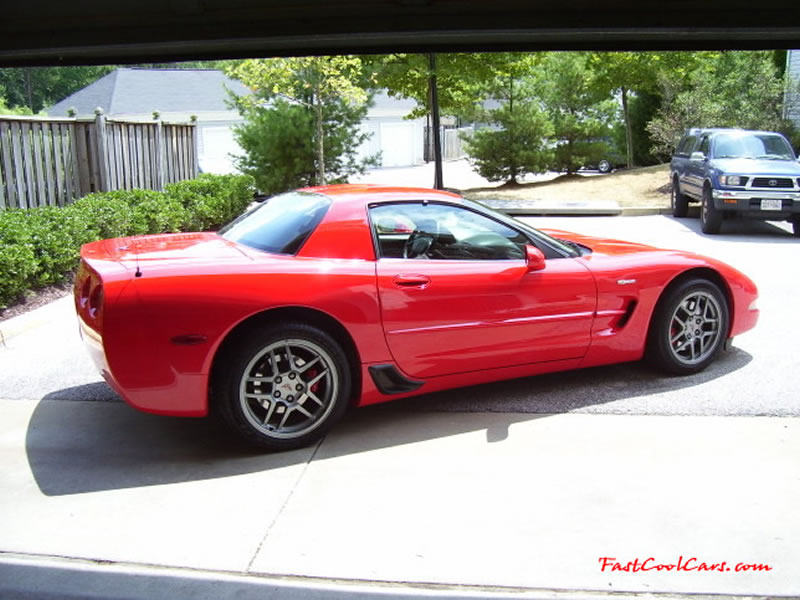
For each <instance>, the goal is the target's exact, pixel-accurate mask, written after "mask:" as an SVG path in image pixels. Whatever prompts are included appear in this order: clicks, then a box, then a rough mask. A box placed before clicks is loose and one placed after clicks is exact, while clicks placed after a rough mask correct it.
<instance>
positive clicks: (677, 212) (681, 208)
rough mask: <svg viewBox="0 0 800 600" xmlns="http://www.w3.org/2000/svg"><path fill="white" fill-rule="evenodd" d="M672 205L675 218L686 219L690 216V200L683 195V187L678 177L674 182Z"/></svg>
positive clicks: (671, 197) (671, 196)
mask: <svg viewBox="0 0 800 600" xmlns="http://www.w3.org/2000/svg"><path fill="white" fill-rule="evenodd" d="M670 205H671V208H672V216H673V217H685V216H686V215H687V214H689V198H688V197H687V196H685V195H684V194H682V193H681V186H680V183H679V182H678V178H677V177H675V178H673V180H672V193H671V195H670Z"/></svg>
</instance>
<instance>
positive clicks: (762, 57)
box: [647, 51, 785, 154]
mask: <svg viewBox="0 0 800 600" xmlns="http://www.w3.org/2000/svg"><path fill="white" fill-rule="evenodd" d="M731 74H735V76H732V75H731ZM661 88H662V94H663V97H664V101H663V103H662V108H661V109H660V110H659V111H658V113H657V115H656V116H655V118H653V120H651V121H650V123H649V124H648V125H647V129H648V131H649V132H650V134H651V135H652V137H653V140H654V147H655V149H656V150H657V151H659V152H664V153H669V154H671V153H672V151H673V149H674V146H675V144H676V143H677V141H678V140H679V139H680V137H681V135H682V134H683V133H684V132H685V131H686V130H687V129H689V128H691V127H741V128H743V129H766V130H772V131H775V130H781V129H782V128H783V127H784V125H785V122H784V119H783V103H784V92H785V89H784V83H783V79H782V78H781V77H780V75H779V74H778V71H777V69H776V66H775V63H774V56H773V53H772V52H768V51H758V52H744V51H727V52H718V53H713V54H712V55H710V56H706V57H705V58H704V59H703V60H702V61H701V62H700V63H699V64H698V65H697V68H696V69H695V71H694V72H693V73H692V74H691V77H690V79H689V83H688V85H683V84H682V83H681V82H680V81H676V80H675V79H674V78H670V77H662V79H661Z"/></svg>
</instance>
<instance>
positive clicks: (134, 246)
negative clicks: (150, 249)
mask: <svg viewBox="0 0 800 600" xmlns="http://www.w3.org/2000/svg"><path fill="white" fill-rule="evenodd" d="M133 253H134V256H136V273H134V276H135V277H141V276H142V270H141V269H140V268H139V248H137V246H136V236H135V235H134V236H133Z"/></svg>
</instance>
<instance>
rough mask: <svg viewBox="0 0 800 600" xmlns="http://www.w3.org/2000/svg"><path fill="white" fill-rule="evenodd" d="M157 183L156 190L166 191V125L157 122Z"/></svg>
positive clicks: (155, 165)
mask: <svg viewBox="0 0 800 600" xmlns="http://www.w3.org/2000/svg"><path fill="white" fill-rule="evenodd" d="M153 166H154V167H155V171H156V173H155V182H156V189H157V190H163V189H164V170H165V166H166V144H164V123H163V122H162V121H161V119H159V120H158V121H156V156H155V164H154V165H153Z"/></svg>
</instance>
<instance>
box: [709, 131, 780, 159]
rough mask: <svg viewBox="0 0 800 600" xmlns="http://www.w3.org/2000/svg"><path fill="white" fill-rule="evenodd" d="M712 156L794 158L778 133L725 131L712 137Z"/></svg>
mask: <svg viewBox="0 0 800 600" xmlns="http://www.w3.org/2000/svg"><path fill="white" fill-rule="evenodd" d="M714 158H758V159H767V160H794V152H793V151H792V148H791V146H789V144H788V143H787V142H786V140H785V139H784V138H783V137H781V136H779V135H774V134H769V133H752V134H728V133H725V134H721V135H718V136H717V137H715V138H714Z"/></svg>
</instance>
